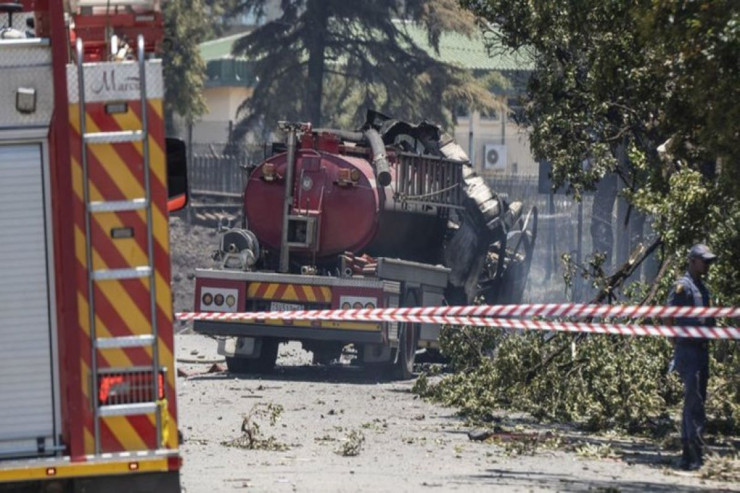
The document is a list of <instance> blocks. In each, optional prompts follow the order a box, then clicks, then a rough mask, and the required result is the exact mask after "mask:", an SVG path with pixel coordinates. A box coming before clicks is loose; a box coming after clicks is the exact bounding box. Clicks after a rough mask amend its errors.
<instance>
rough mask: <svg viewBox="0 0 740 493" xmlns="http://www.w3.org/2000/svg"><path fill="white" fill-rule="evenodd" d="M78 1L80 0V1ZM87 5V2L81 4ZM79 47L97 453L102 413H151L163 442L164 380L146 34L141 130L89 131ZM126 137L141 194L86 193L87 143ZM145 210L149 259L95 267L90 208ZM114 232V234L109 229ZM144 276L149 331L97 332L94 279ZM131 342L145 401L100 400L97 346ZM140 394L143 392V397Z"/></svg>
mask: <svg viewBox="0 0 740 493" xmlns="http://www.w3.org/2000/svg"><path fill="white" fill-rule="evenodd" d="M80 4H81V5H82V3H80ZM85 5H87V4H85ZM76 52H77V83H78V90H79V98H80V101H79V109H80V135H81V140H82V141H81V158H82V176H83V178H82V183H83V197H84V199H83V200H84V202H85V256H86V262H87V284H88V292H89V293H90V294H89V296H90V300H89V303H88V316H89V323H90V339H91V340H92V341H93V344H92V345H91V348H92V350H91V355H90V361H91V368H90V369H91V378H92V379H93V382H92V384H91V385H90V389H91V393H92V395H91V399H92V402H93V419H94V435H95V436H94V440H95V453H96V454H99V453H100V452H101V447H100V419H101V418H102V417H106V416H130V415H146V414H154V416H155V420H156V433H157V434H156V443H157V444H159V443H162V420H161V415H160V413H159V412H157V407H158V403H157V400H158V399H159V396H160V395H161V391H162V389H161V388H160V387H161V385H162V384H163V382H160V378H159V351H158V344H157V317H156V313H157V312H156V284H155V270H154V260H153V256H154V233H153V231H152V223H153V222H152V201H151V186H150V183H149V181H150V162H149V128H148V122H147V111H146V108H147V90H146V59H145V56H144V37H143V36H141V35H139V36H138V38H137V56H138V65H139V92H140V98H141V107H142V108H143V109H142V112H141V129H139V130H123V131H116V132H87V128H86V123H85V117H86V109H87V106H86V99H85V94H86V90H89V88H87V87H86V86H85V68H86V67H89V66H91V65H94V64H86V63H85V62H84V50H83V42H82V39H80V38H77V42H76ZM127 142H141V144H142V146H143V168H144V169H143V175H144V192H145V196H144V197H141V198H136V199H132V200H122V201H110V200H108V201H106V200H100V201H91V199H90V177H89V174H88V172H89V169H88V146H91V145H96V144H112V145H115V144H121V143H127ZM140 210H144V211H146V241H147V264H146V265H141V266H136V267H132V268H119V269H97V270H95V269H94V267H93V245H92V234H91V226H90V222H91V217H92V215H94V214H99V213H109V212H124V211H140ZM112 234H114V233H113V232H112ZM120 234H122V235H127V234H133V233H132V232H131V231H126V230H125V228H122V230H121V232H120ZM137 278H139V279H144V278H147V279H148V280H149V302H150V315H149V317H150V324H151V333H150V334H144V335H135V336H119V337H98V336H97V330H96V316H95V313H96V312H95V286H96V284H97V283H104V282H106V281H110V280H123V279H137ZM124 347H126V348H131V347H149V348H151V351H152V366H151V369H150V371H151V389H148V388H140V389H137V390H138V392H136V393H138V394H139V397H141V400H143V401H146V400H148V399H147V398H146V397H147V396H150V397H151V399H150V400H149V402H136V403H126V402H121V403H116V404H109V405H101V404H100V402H101V400H100V395H99V386H100V385H99V382H100V379H101V377H104V376H105V374H103V373H99V369H98V350H101V351H105V350H107V349H118V348H124ZM145 384H146V379H144V380H143V383H142V386H143V385H145ZM142 396H143V397H142Z"/></svg>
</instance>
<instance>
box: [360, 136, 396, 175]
mask: <svg viewBox="0 0 740 493" xmlns="http://www.w3.org/2000/svg"><path fill="white" fill-rule="evenodd" d="M364 133H365V137H366V138H367V140H368V142H369V143H370V148H371V149H372V150H373V168H375V178H376V179H377V180H378V184H379V185H380V186H383V187H387V186H388V185H390V184H391V170H390V165H389V164H388V157H387V156H386V155H385V144H384V143H383V138H382V137H381V136H380V134H379V133H378V131H377V130H375V129H374V128H368V129H367V130H365V132H364Z"/></svg>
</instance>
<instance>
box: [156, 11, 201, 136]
mask: <svg viewBox="0 0 740 493" xmlns="http://www.w3.org/2000/svg"><path fill="white" fill-rule="evenodd" d="M163 16H164V24H165V25H164V28H165V48H164V50H163V53H162V62H163V72H164V81H165V89H166V90H165V100H164V110H165V115H166V120H167V126H168V129H169V130H170V131H171V129H172V125H173V124H172V116H173V114H174V113H177V114H179V115H180V116H182V117H183V118H184V119H185V121H186V122H187V123H192V122H193V121H194V120H195V119H196V118H197V117H198V116H200V115H202V114H203V113H204V112H205V111H206V104H205V100H204V99H203V83H204V79H205V62H204V61H203V59H202V58H201V56H200V50H199V48H198V44H199V43H200V42H202V41H203V40H204V39H205V37H206V35H207V34H208V32H209V28H208V24H207V19H208V16H207V15H206V8H205V5H204V4H203V3H202V2H201V0H171V1H168V2H165V3H164V6H163Z"/></svg>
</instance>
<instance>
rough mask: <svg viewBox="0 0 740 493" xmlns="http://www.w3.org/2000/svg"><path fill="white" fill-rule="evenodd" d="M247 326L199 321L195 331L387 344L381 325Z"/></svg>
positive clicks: (301, 324) (295, 323)
mask: <svg viewBox="0 0 740 493" xmlns="http://www.w3.org/2000/svg"><path fill="white" fill-rule="evenodd" d="M279 323H280V325H272V324H269V323H265V324H245V323H238V322H221V321H213V320H195V321H194V322H193V330H195V332H197V333H199V334H205V335H213V336H233V337H274V338H277V339H286V340H292V341H300V340H317V341H337V342H346V343H353V342H356V343H365V344H372V343H375V344H379V343H382V342H384V339H385V338H384V337H383V331H382V326H381V324H376V323H367V322H364V323H363V322H350V323H347V322H331V321H314V322H309V321H295V322H294V323H293V324H291V325H286V324H285V321H279Z"/></svg>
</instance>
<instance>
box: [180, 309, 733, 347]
mask: <svg viewBox="0 0 740 493" xmlns="http://www.w3.org/2000/svg"><path fill="white" fill-rule="evenodd" d="M500 317H529V318H533V317H577V318H584V317H599V318H606V317H613V318H637V317H639V318H642V317H657V318H667V317H692V318H699V317H740V308H721V307H677V306H670V307H663V306H611V305H576V304H547V305H543V304H538V305H480V306H443V307H413V308H411V307H406V308H374V309H359V310H354V309H353V310H295V311H282V312H245V313H226V312H199V313H195V312H183V313H178V314H177V318H178V319H180V320H186V321H187V320H218V321H239V320H267V319H270V320H340V321H341V320H344V321H356V322H358V321H359V322H413V323H437V324H450V325H477V326H483V327H500V328H506V329H526V330H545V331H561V332H587V333H595V334H622V335H651V336H662V337H689V338H707V339H740V330H738V329H737V328H735V327H685V326H670V325H640V324H619V323H592V322H557V321H547V320H529V319H526V320H521V319H517V318H500Z"/></svg>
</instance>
